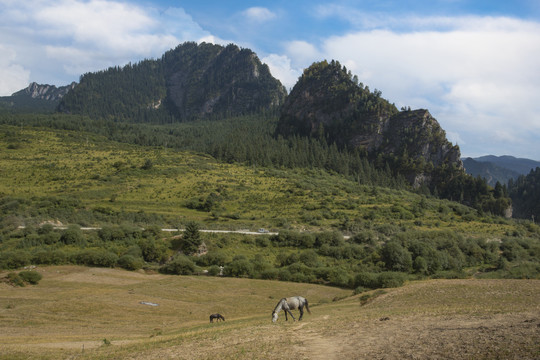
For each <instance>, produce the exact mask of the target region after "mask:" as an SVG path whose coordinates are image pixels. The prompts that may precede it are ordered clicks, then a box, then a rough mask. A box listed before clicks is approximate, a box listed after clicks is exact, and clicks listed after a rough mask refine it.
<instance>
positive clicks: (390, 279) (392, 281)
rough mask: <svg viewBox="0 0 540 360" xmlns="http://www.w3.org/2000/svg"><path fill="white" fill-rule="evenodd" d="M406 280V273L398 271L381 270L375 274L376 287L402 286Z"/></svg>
mask: <svg viewBox="0 0 540 360" xmlns="http://www.w3.org/2000/svg"><path fill="white" fill-rule="evenodd" d="M406 280H407V275H406V274H404V273H400V272H393V271H388V272H382V273H380V274H379V275H378V276H377V287H378V288H395V287H400V286H403V284H404V283H405V281H406Z"/></svg>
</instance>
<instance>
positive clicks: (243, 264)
mask: <svg viewBox="0 0 540 360" xmlns="http://www.w3.org/2000/svg"><path fill="white" fill-rule="evenodd" d="M224 274H225V275H226V276H237V277H240V276H251V275H252V274H253V264H252V263H251V262H250V261H249V260H247V259H237V260H233V261H232V262H230V263H229V264H228V265H226V266H225V271H224Z"/></svg>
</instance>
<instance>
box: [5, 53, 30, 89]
mask: <svg viewBox="0 0 540 360" xmlns="http://www.w3.org/2000/svg"><path fill="white" fill-rule="evenodd" d="M0 54H2V55H1V56H0V95H2V94H3V95H11V94H12V93H14V92H16V91H18V90H21V89H22V88H25V87H26V86H28V83H29V82H30V71H28V70H26V69H25V68H24V67H22V66H21V65H18V64H15V63H14V62H15V60H16V53H15V51H13V50H11V49H7V48H5V47H4V46H2V45H0Z"/></svg>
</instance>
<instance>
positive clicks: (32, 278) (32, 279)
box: [19, 271, 43, 285]
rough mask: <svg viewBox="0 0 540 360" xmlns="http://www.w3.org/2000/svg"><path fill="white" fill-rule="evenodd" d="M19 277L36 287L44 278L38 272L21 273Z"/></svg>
mask: <svg viewBox="0 0 540 360" xmlns="http://www.w3.org/2000/svg"><path fill="white" fill-rule="evenodd" d="M19 277H20V278H21V279H23V281H25V282H27V283H29V284H32V285H36V284H37V283H39V281H40V280H41V279H42V278H43V276H42V275H41V274H40V273H38V272H37V271H21V272H20V273H19Z"/></svg>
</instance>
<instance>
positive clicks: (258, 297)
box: [0, 266, 540, 359]
mask: <svg viewBox="0 0 540 360" xmlns="http://www.w3.org/2000/svg"><path fill="white" fill-rule="evenodd" d="M37 271H39V272H40V273H41V274H42V275H43V279H42V280H41V282H40V283H39V284H38V285H35V286H26V287H22V288H21V287H12V286H10V285H8V284H6V283H0V359H29V358H32V359H216V358H219V359H290V358H295V359H343V358H348V359H538V358H540V281H538V280H474V279H467V280H430V281H425V282H424V281H422V282H412V283H409V284H407V285H406V286H404V287H402V288H397V289H386V290H385V291H380V290H379V291H373V292H370V293H364V294H360V295H355V296H351V292H350V291H349V290H341V289H338V288H332V287H325V286H318V285H310V284H299V283H286V282H275V281H261V280H249V279H236V278H214V277H190V276H166V275H160V274H145V273H139V272H127V271H123V270H115V269H102V268H85V267H71V266H62V267H43V268H38V269H37ZM5 275H6V272H4V273H0V278H3V277H5ZM294 294H300V295H303V296H305V297H306V298H307V299H308V300H309V301H310V308H311V310H312V314H311V315H310V314H307V313H306V314H305V315H304V319H303V320H302V321H301V322H292V321H291V320H290V319H289V321H288V322H285V319H284V315H283V313H281V314H280V315H281V316H280V318H279V320H278V322H277V323H275V324H274V323H272V322H271V317H270V313H271V311H272V309H273V307H274V306H275V304H276V303H277V301H278V300H279V298H281V297H284V296H289V295H294ZM147 303H152V304H157V306H152V305H148V304H147ZM213 312H220V313H221V314H223V315H224V316H225V318H226V321H225V322H220V323H213V324H210V323H209V319H208V316H209V314H211V313H213Z"/></svg>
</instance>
